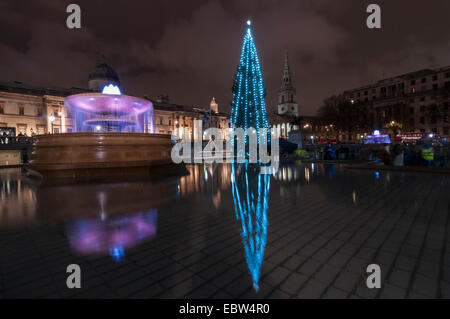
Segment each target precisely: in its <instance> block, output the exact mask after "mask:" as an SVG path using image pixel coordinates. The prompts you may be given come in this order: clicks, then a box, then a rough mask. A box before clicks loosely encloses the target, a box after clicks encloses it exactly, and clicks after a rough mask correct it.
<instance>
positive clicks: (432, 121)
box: [431, 116, 437, 124]
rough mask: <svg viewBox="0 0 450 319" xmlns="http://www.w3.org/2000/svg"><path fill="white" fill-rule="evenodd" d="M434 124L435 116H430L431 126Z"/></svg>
mask: <svg viewBox="0 0 450 319" xmlns="http://www.w3.org/2000/svg"><path fill="white" fill-rule="evenodd" d="M436 122H437V118H436V116H432V117H431V124H436Z"/></svg>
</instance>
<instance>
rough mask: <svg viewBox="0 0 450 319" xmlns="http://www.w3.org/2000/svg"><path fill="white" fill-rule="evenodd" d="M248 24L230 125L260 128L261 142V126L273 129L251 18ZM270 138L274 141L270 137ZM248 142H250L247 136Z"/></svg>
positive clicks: (236, 80)
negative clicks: (267, 109)
mask: <svg viewBox="0 0 450 319" xmlns="http://www.w3.org/2000/svg"><path fill="white" fill-rule="evenodd" d="M247 26H248V27H247V32H246V33H245V35H244V40H243V43H242V52H241V58H240V61H239V66H238V68H237V72H236V76H235V79H234V82H233V88H232V92H233V98H232V102H231V118H230V127H232V128H238V127H240V128H243V129H244V130H248V129H249V128H254V129H256V131H257V134H258V135H257V138H258V142H259V130H260V129H261V128H265V129H267V132H270V130H269V121H268V119H267V111H266V103H265V98H266V89H265V88H264V81H263V76H262V71H261V65H260V63H259V58H258V53H257V51H256V46H255V42H254V40H253V36H252V30H251V21H250V20H248V21H247ZM268 140H269V141H270V136H269V137H268ZM246 141H248V139H247V137H246Z"/></svg>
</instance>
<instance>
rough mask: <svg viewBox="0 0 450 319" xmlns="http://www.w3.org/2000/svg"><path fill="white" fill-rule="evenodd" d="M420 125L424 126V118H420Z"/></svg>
mask: <svg viewBox="0 0 450 319" xmlns="http://www.w3.org/2000/svg"><path fill="white" fill-rule="evenodd" d="M420 124H425V117H423V116H422V117H421V118H420Z"/></svg>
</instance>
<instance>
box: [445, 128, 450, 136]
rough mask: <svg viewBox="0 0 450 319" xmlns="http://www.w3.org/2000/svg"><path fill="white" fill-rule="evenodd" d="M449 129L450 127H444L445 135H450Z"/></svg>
mask: <svg viewBox="0 0 450 319" xmlns="http://www.w3.org/2000/svg"><path fill="white" fill-rule="evenodd" d="M449 129H450V128H449V127H448V126H445V127H444V135H448V134H449V132H450V130H449Z"/></svg>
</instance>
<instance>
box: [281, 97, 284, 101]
mask: <svg viewBox="0 0 450 319" xmlns="http://www.w3.org/2000/svg"><path fill="white" fill-rule="evenodd" d="M281 103H284V95H282V96H281Z"/></svg>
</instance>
